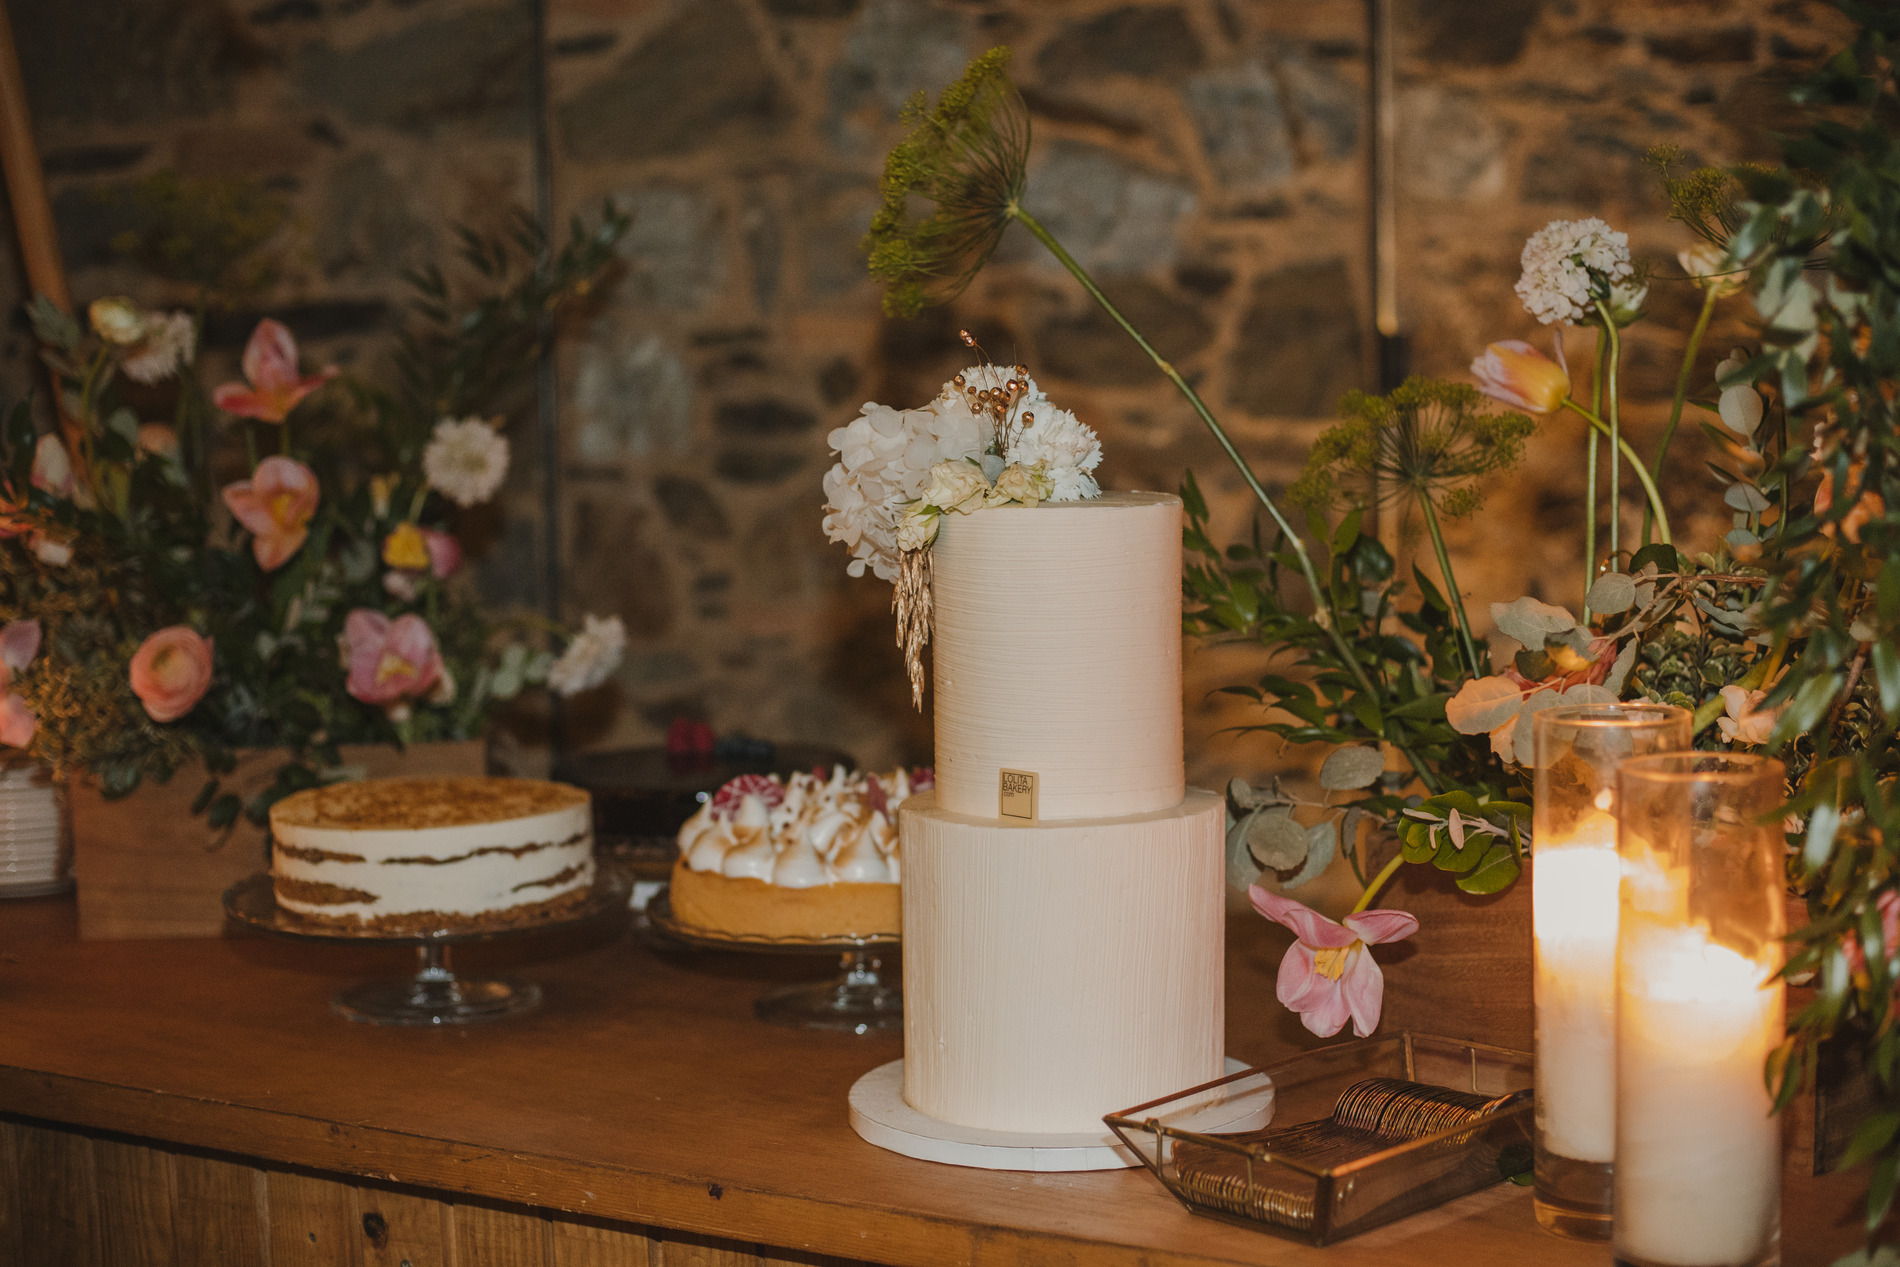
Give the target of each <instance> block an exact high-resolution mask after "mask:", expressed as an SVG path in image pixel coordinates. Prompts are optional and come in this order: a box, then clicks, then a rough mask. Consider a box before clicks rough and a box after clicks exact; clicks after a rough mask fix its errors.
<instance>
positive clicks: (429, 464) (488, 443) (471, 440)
mask: <svg viewBox="0 0 1900 1267" xmlns="http://www.w3.org/2000/svg"><path fill="white" fill-rule="evenodd" d="M422 474H423V476H424V478H426V479H427V480H428V481H429V487H430V488H433V489H435V490H436V491H437V492H438V493H441V494H442V495H443V496H444V497H446V498H448V499H449V500H450V501H452V502H454V503H455V504H456V505H457V506H475V505H479V504H480V503H482V502H485V501H487V500H488V499H489V498H491V497H493V496H494V495H495V490H496V489H498V488H500V487H501V481H502V479H503V478H504V477H505V476H506V475H507V474H508V441H507V438H506V437H504V436H502V435H501V434H500V433H498V432H497V431H496V430H495V429H494V428H493V427H491V426H489V425H488V424H487V423H486V422H483V421H482V420H481V419H480V418H462V419H459V420H458V419H455V418H444V419H442V421H440V422H438V423H436V424H435V434H434V435H433V437H431V439H430V440H429V445H428V447H427V448H425V449H424V450H423V451H422Z"/></svg>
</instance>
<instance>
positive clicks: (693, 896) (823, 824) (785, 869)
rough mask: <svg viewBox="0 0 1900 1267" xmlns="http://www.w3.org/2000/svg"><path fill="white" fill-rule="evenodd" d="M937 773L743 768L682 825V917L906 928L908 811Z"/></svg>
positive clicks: (798, 934) (806, 928) (863, 930)
mask: <svg viewBox="0 0 1900 1267" xmlns="http://www.w3.org/2000/svg"><path fill="white" fill-rule="evenodd" d="M931 785H932V780H931V775H930V772H929V771H928V770H917V771H905V770H901V769H900V770H897V771H895V772H893V773H891V774H855V773H847V772H846V771H845V769H844V767H843V766H834V767H833V768H832V773H831V777H830V778H828V779H827V778H825V777H823V776H822V774H821V773H813V774H794V775H793V776H792V777H791V778H790V779H788V780H785V781H783V782H781V781H780V780H779V779H778V777H777V776H775V775H774V776H767V775H758V774H747V775H741V776H740V777H739V778H736V779H734V780H732V781H731V782H730V783H727V784H726V785H725V786H724V787H722V788H720V789H719V791H718V793H717V794H715V795H714V796H713V797H712V799H711V800H709V801H708V802H707V803H706V804H705V805H704V806H702V807H701V808H700V810H699V812H698V813H696V814H694V815H693V817H692V818H691V819H689V820H687V823H686V825H685V826H684V827H682V828H681V829H680V836H679V842H680V857H679V861H678V862H676V863H675V864H674V865H673V882H672V898H671V900H672V905H673V915H674V918H676V919H678V920H679V921H680V923H682V924H685V925H687V926H689V927H692V928H696V929H702V930H705V931H708V932H714V933H726V934H737V935H740V936H753V937H780V938H787V939H798V938H806V939H811V940H818V939H822V938H828V937H873V936H879V935H895V934H897V933H899V932H901V931H902V928H903V904H902V900H901V897H900V893H901V890H900V888H899V882H900V880H901V879H902V875H901V863H900V860H899V856H898V853H899V851H898V842H897V826H896V820H897V807H898V805H900V804H902V803H903V801H904V800H905V799H906V798H907V797H909V796H910V795H911V794H912V793H913V792H916V791H919V790H921V789H922V788H927V787H930V786H931Z"/></svg>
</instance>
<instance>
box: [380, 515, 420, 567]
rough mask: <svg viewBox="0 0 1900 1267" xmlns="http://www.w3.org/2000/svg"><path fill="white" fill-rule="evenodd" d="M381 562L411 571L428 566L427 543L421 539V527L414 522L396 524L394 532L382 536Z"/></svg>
mask: <svg viewBox="0 0 1900 1267" xmlns="http://www.w3.org/2000/svg"><path fill="white" fill-rule="evenodd" d="M383 562H384V563H387V564H388V565H389V566H390V567H393V568H407V569H409V570H411V571H420V570H422V569H423V568H426V567H428V566H429V543H428V542H427V541H425V540H424V539H423V536H422V529H420V528H418V527H416V526H415V525H414V524H408V523H406V524H398V525H397V526H396V530H395V531H394V532H392V533H390V534H389V535H388V536H387V537H385V538H383Z"/></svg>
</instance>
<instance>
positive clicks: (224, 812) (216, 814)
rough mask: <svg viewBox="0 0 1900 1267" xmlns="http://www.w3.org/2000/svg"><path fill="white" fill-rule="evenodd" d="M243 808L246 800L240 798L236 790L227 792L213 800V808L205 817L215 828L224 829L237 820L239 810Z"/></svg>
mask: <svg viewBox="0 0 1900 1267" xmlns="http://www.w3.org/2000/svg"><path fill="white" fill-rule="evenodd" d="M243 808H244V802H243V801H241V800H239V799H238V794H237V793H236V792H226V793H225V794H224V795H223V796H220V797H219V798H218V799H217V800H215V801H213V802H211V809H210V810H209V811H208V812H207V813H206V815H205V818H206V820H207V821H208V822H209V823H210V824H211V826H212V827H213V828H214V829H216V830H219V831H222V830H223V829H224V828H226V827H229V826H230V825H231V824H232V823H235V822H236V821H237V816H238V811H240V810H242V809H243Z"/></svg>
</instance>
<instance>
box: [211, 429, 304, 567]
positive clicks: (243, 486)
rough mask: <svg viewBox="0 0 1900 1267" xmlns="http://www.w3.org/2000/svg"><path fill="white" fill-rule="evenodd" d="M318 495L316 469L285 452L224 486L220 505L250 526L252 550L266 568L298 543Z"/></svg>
mask: <svg viewBox="0 0 1900 1267" xmlns="http://www.w3.org/2000/svg"><path fill="white" fill-rule="evenodd" d="M319 495H320V494H319V490H318V488H317V474H316V472H315V471H312V470H311V469H310V468H309V467H307V466H305V465H304V464H303V463H302V462H299V461H297V460H296V459H295V458H286V457H275V456H273V457H267V458H265V459H264V460H263V461H262V462H259V463H258V464H257V469H256V470H255V471H253V472H251V478H250V479H247V480H239V481H238V482H237V483H235V484H226V485H225V486H224V504H225V505H226V506H228V507H230V508H231V513H232V514H233V515H235V516H236V517H237V521H238V522H239V523H241V524H243V525H244V526H245V527H246V528H248V529H250V531H251V552H252V553H253V554H254V555H256V556H257V566H259V567H261V568H263V569H264V570H265V571H266V572H272V571H275V570H276V569H278V568H280V567H282V566H283V565H284V564H285V563H286V562H288V561H289V559H290V556H291V555H293V554H295V553H297V551H298V550H299V549H300V548H302V546H303V543H304V538H306V537H308V536H309V535H310V516H312V515H314V514H316V513H317V500H318V497H319Z"/></svg>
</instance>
